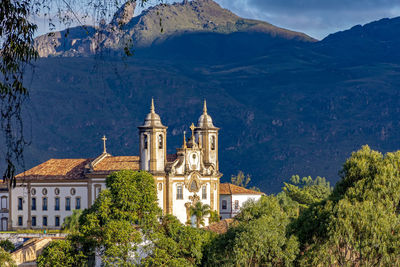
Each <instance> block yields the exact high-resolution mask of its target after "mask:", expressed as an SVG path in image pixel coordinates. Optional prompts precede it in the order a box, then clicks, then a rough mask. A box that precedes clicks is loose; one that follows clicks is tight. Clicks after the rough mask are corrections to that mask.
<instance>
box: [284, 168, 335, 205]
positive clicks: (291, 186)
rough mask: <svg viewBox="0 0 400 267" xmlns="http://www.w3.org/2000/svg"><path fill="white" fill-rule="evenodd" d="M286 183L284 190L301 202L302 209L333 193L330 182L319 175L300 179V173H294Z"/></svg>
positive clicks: (293, 198)
mask: <svg viewBox="0 0 400 267" xmlns="http://www.w3.org/2000/svg"><path fill="white" fill-rule="evenodd" d="M284 184H285V186H284V187H283V192H285V194H286V195H287V196H289V197H290V198H291V199H292V200H294V201H296V202H297V203H299V206H300V207H301V208H302V209H305V208H307V207H308V206H309V205H311V204H313V203H317V202H320V201H322V200H324V199H326V198H328V196H329V195H330V194H331V193H332V187H331V185H330V183H329V182H328V181H326V179H325V178H321V177H319V176H318V177H317V178H315V180H313V179H312V178H311V177H310V176H308V177H303V178H302V179H300V177H299V176H298V175H293V176H292V178H291V179H290V182H289V183H284Z"/></svg>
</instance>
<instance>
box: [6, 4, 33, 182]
mask: <svg viewBox="0 0 400 267" xmlns="http://www.w3.org/2000/svg"><path fill="white" fill-rule="evenodd" d="M29 4H30V1H27V0H23V1H16V0H4V1H1V5H0V77H1V81H0V114H1V117H0V127H1V130H2V133H3V135H4V140H5V147H6V149H5V155H4V161H5V162H4V163H5V166H7V167H6V170H5V172H4V174H3V179H4V180H7V181H8V182H10V185H11V184H12V185H14V186H15V179H14V176H15V174H16V173H15V172H16V166H15V165H16V164H17V163H18V164H23V154H22V153H23V148H24V146H25V144H26V141H25V139H24V136H23V124H22V117H21V110H22V103H23V101H24V100H25V98H26V96H27V94H28V89H27V88H26V87H25V86H24V84H23V80H24V67H25V66H26V64H29V63H30V62H31V61H32V60H34V59H36V57H37V53H36V51H35V50H34V48H33V34H34V32H35V30H36V28H37V27H36V25H34V24H32V23H31V22H29V21H28V17H29V15H30V9H29Z"/></svg>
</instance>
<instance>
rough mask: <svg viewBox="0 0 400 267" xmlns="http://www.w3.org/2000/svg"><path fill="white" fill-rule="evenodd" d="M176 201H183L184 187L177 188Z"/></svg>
mask: <svg viewBox="0 0 400 267" xmlns="http://www.w3.org/2000/svg"><path fill="white" fill-rule="evenodd" d="M176 199H183V188H182V185H178V186H177V187H176Z"/></svg>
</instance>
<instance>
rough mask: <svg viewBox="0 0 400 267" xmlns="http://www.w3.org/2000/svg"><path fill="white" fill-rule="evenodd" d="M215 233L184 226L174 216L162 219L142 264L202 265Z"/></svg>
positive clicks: (152, 236)
mask: <svg viewBox="0 0 400 267" xmlns="http://www.w3.org/2000/svg"><path fill="white" fill-rule="evenodd" d="M213 236H214V234H213V233H211V232H208V231H205V230H203V229H198V228H193V227H190V226H186V225H183V224H182V223H181V222H179V220H178V219H177V218H176V217H175V216H173V215H166V216H164V217H163V218H162V220H161V224H160V225H159V226H158V227H157V229H156V231H155V232H154V234H152V235H151V244H150V245H149V247H148V248H147V249H148V251H149V255H148V256H147V257H146V258H145V259H144V260H143V261H142V262H141V264H142V265H144V266H196V265H199V264H200V263H201V260H202V258H203V251H204V248H205V247H206V246H208V244H209V242H210V240H211V238H212V237H213Z"/></svg>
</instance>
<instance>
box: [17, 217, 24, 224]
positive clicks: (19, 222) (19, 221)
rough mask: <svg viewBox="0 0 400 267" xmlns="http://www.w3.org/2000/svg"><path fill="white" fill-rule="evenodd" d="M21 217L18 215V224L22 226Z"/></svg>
mask: <svg viewBox="0 0 400 267" xmlns="http://www.w3.org/2000/svg"><path fill="white" fill-rule="evenodd" d="M23 220H24V219H23V217H22V216H18V226H22V225H23Z"/></svg>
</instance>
